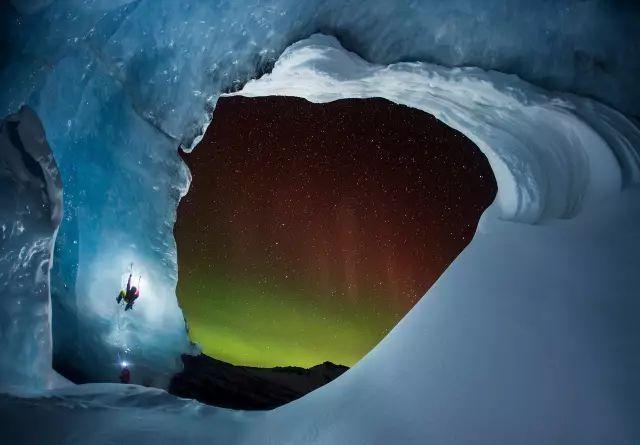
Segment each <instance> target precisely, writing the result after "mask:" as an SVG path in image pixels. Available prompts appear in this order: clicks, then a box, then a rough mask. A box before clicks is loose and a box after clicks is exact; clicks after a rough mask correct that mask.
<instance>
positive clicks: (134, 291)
mask: <svg viewBox="0 0 640 445" xmlns="http://www.w3.org/2000/svg"><path fill="white" fill-rule="evenodd" d="M138 285H140V282H139V281H138ZM139 296H140V289H138V288H137V287H135V286H131V274H129V279H128V280H127V289H126V290H121V291H120V293H119V294H118V297H117V298H116V301H117V302H118V304H120V302H121V301H122V300H124V302H125V303H127V305H126V306H125V307H124V310H125V311H128V310H129V309H131V308H132V307H133V303H134V302H135V301H136V299H137V298H138V297H139Z"/></svg>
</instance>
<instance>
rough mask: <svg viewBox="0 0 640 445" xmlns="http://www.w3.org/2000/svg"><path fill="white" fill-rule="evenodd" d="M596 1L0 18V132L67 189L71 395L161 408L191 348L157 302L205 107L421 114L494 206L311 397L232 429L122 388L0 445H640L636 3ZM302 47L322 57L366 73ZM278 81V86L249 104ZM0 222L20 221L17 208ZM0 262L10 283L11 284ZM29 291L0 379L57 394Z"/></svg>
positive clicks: (5, 328) (141, 401) (75, 12)
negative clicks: (457, 148)
mask: <svg viewBox="0 0 640 445" xmlns="http://www.w3.org/2000/svg"><path fill="white" fill-rule="evenodd" d="M605 3H607V2H597V1H583V2H574V1H560V2H543V3H539V2H538V3H531V2H528V1H524V0H523V1H512V2H508V3H505V2H503V1H498V0H495V1H494V0H487V1H486V2H476V1H471V0H455V1H451V2H446V3H441V2H431V1H425V2H406V3H402V4H398V3H394V2H386V1H380V2H373V3H371V4H370V3H367V4H366V6H363V3H362V2H356V1H346V2H345V1H340V2H338V1H337V0H336V1H325V2H298V1H295V2H294V1H288V0H282V1H273V2H266V3H263V2H260V3H259V4H246V3H242V2H218V3H216V2H213V3H212V2H191V1H185V2H174V1H162V0H156V1H145V0H139V1H133V2H128V1H116V2H107V1H103V0H94V1H84V2H79V1H74V0H69V1H58V2H56V1H44V0H37V1H20V2H19V1H14V2H12V4H15V5H17V6H16V9H13V8H11V6H8V5H7V4H5V5H3V6H1V7H0V8H5V11H6V14H4V13H3V15H2V19H1V20H2V23H3V24H5V25H6V26H3V27H2V31H0V32H2V33H4V34H3V36H4V35H8V36H10V38H8V37H7V38H3V39H2V40H3V42H4V43H3V45H4V46H3V48H5V51H6V50H8V51H9V54H10V57H9V58H8V59H7V60H5V61H3V62H2V64H0V82H2V85H3V86H5V85H7V86H8V87H7V88H3V89H2V90H1V91H0V105H1V108H0V110H3V114H9V113H11V112H13V111H15V110H16V109H17V108H19V106H20V105H21V104H23V103H28V104H29V105H31V106H32V107H33V108H34V109H35V111H36V112H37V114H38V116H39V117H40V119H41V120H42V122H43V125H44V128H45V130H46V135H47V141H48V142H49V145H50V146H51V148H52V150H53V153H54V155H55V157H56V161H57V163H58V166H59V167H60V176H61V178H62V182H63V185H64V193H65V203H64V205H65V212H64V215H65V216H64V219H63V223H62V226H61V229H60V233H59V236H58V240H57V242H56V250H55V255H54V269H53V270H52V279H51V288H52V304H53V306H54V310H53V326H54V327H53V329H54V330H53V332H54V339H53V340H54V357H55V359H56V360H58V361H59V362H60V363H61V364H62V365H64V366H66V367H68V368H73V367H74V366H75V367H76V368H77V371H78V372H79V373H81V374H83V377H84V378H87V379H90V380H96V379H99V380H114V379H115V378H116V376H117V371H118V363H117V362H118V360H119V359H120V358H121V355H122V354H126V357H127V358H128V359H131V361H132V362H133V363H135V366H134V367H133V368H132V375H133V381H134V382H136V383H149V384H153V385H158V386H163V385H164V384H165V383H166V379H167V377H168V376H169V375H170V374H171V373H172V372H173V371H175V370H176V369H177V368H178V367H179V362H178V355H179V353H180V352H182V351H185V350H187V349H188V348H189V344H188V338H187V335H186V331H185V329H184V322H183V320H182V314H181V312H180V310H179V307H178V305H177V302H176V298H175V292H174V291H175V282H176V278H177V265H176V258H175V245H174V240H173V237H172V226H173V221H174V219H175V208H176V205H177V202H178V200H179V198H180V196H182V194H184V193H185V192H186V189H187V186H188V172H187V171H186V169H185V168H184V166H183V165H182V163H181V162H180V160H179V158H178V156H177V155H176V148H177V146H178V145H179V144H183V145H184V146H185V147H193V145H194V144H193V142H194V141H195V142H197V135H198V134H201V133H202V131H203V127H204V126H206V125H207V124H208V122H209V120H210V119H211V110H212V108H213V107H214V106H215V101H216V99H217V97H218V95H219V94H220V92H222V91H235V90H238V89H240V88H242V91H241V92H240V94H246V95H264V94H289V95H296V96H300V97H305V98H307V99H309V100H312V101H317V102H323V101H329V100H334V99H338V98H345V97H372V96H376V97H385V98H387V99H389V100H392V101H394V102H397V103H401V104H405V105H408V106H412V107H415V108H418V109H422V110H425V111H427V112H429V113H432V114H434V115H435V116H436V117H438V118H439V119H441V120H443V121H444V122H446V123H447V124H449V125H451V126H452V127H454V128H456V129H458V130H460V131H461V132H463V133H464V134H465V135H466V136H467V137H469V138H470V139H472V140H473V141H474V142H476V144H477V145H478V147H479V148H480V149H481V150H482V151H483V152H484V153H485V154H486V155H487V158H488V159H489V162H490V163H491V166H492V168H493V171H494V174H495V176H496V179H497V182H498V189H499V190H498V196H497V197H496V201H495V202H494V204H493V205H492V206H491V207H490V208H489V209H487V211H486V212H485V214H484V215H483V218H482V220H481V223H480V225H479V228H478V232H477V234H476V236H475V237H474V239H473V241H472V242H471V244H470V245H469V246H468V247H467V249H465V251H464V252H463V253H462V254H461V255H460V256H459V257H458V258H457V259H456V261H455V262H454V263H453V264H452V265H451V267H449V268H448V269H447V271H446V272H445V273H444V274H443V275H442V277H441V278H440V279H439V280H438V282H437V283H436V285H435V286H434V287H432V288H431V289H430V290H429V292H428V293H427V295H425V297H424V298H423V299H422V300H421V301H420V302H419V303H418V304H417V305H416V306H415V307H414V309H413V310H412V311H411V312H410V313H409V314H407V316H406V317H405V318H404V319H403V320H402V321H401V322H400V323H399V324H398V325H397V326H396V327H395V328H394V329H393V330H392V332H391V333H390V334H389V335H388V336H387V337H386V338H385V339H384V340H383V341H382V342H381V343H380V344H379V345H378V346H377V347H376V348H374V349H373V350H372V351H371V352H370V353H369V354H368V355H367V356H366V357H365V358H364V359H363V360H362V361H361V362H360V363H358V364H357V365H356V366H355V367H354V368H352V369H351V370H350V371H349V372H347V373H345V374H344V375H343V376H341V377H340V378H338V379H337V380H335V381H334V382H332V383H331V384H329V385H327V386H325V387H323V388H320V389H319V390H317V391H315V392H313V393H311V394H309V395H308V396H305V397H304V398H302V399H300V400H298V401H296V402H293V403H291V404H289V405H286V406H284V407H282V408H279V409H277V410H275V411H272V412H269V413H264V414H256V415H247V414H245V413H234V412H229V411H226V410H216V409H213V408H204V407H202V406H200V405H198V404H197V403H196V402H186V401H181V400H178V399H175V398H172V397H170V396H167V395H166V394H165V393H164V392H162V391H160V390H152V389H143V388H139V387H129V386H114V385H97V386H95V385H88V386H80V387H76V388H71V389H69V388H67V389H64V390H56V391H52V392H44V393H40V394H38V395H36V396H33V395H32V396H31V397H29V398H25V397H18V396H16V395H15V393H14V395H5V396H3V397H2V399H0V418H2V419H4V420H5V421H6V422H8V423H6V425H7V426H4V425H3V427H2V428H3V432H6V434H5V437H8V438H9V439H13V440H14V441H20V440H22V441H26V440H30V439H41V438H42V437H48V438H53V439H55V440H58V441H60V442H82V443H86V442H87V441H89V442H94V443H113V442H124V443H126V442H130V443H134V442H135V443H144V442H145V441H147V442H153V443H162V441H163V440H164V441H165V443H174V442H189V441H193V442H201V441H202V440H203V439H204V438H207V440H208V441H212V442H216V441H217V442H220V443H228V444H235V443H237V444H255V443H258V444H259V443H278V444H299V443H318V444H353V443H367V444H368V443H385V444H386V443H416V444H424V443H455V444H465V443H487V444H495V443H518V444H527V443H531V444H539V443H575V444H589V443H594V444H600V443H611V444H618V443H619V444H627V443H633V442H634V441H638V440H640V379H639V378H638V375H640V355H639V354H638V351H640V324H638V323H637V315H638V313H639V311H640V301H639V300H638V289H640V282H639V281H640V277H639V276H638V274H637V271H638V270H640V253H639V252H640V249H639V248H640V224H638V223H637V222H638V220H639V218H640V190H639V189H638V180H639V179H640V155H639V150H640V134H639V132H638V129H637V128H636V126H635V125H634V123H633V121H632V120H630V119H629V118H628V116H636V117H637V115H638V110H639V108H638V103H640V102H639V99H640V89H638V88H637V87H636V85H635V79H636V78H637V73H638V72H639V71H640V70H639V67H640V57H639V53H640V49H639V48H638V45H637V44H635V43H634V42H638V41H640V36H639V35H638V34H639V33H640V28H638V27H637V26H635V24H636V23H637V19H638V14H637V10H636V9H635V7H634V6H633V5H632V2H621V3H620V4H619V5H618V6H616V7H615V8H614V7H613V6H608V5H606V4H605ZM317 31H325V32H328V33H333V34H337V35H338V36H340V38H341V41H342V42H343V43H344V44H345V45H347V46H348V47H349V48H350V49H352V50H355V51H356V52H357V53H358V54H360V55H361V56H363V58H361V57H359V56H358V55H356V54H355V53H353V52H349V51H347V50H345V49H344V48H343V47H342V46H341V45H340V43H338V41H337V40H336V39H334V38H332V37H328V36H326V35H319V34H317V35H311V34H313V33H314V32H317ZM310 35H311V37H310V38H306V37H308V36H310ZM294 42H297V43H294ZM292 43H293V44H292ZM290 44H292V45H291V46H289V47H288V48H287V46H288V45H290ZM283 51H284V52H283ZM276 59H277V62H276V63H275V66H273V70H272V72H271V73H269V74H266V75H264V76H262V77H261V78H260V79H259V80H255V81H252V82H249V83H248V84H246V85H245V82H246V81H247V80H249V79H250V78H252V77H256V76H258V75H259V74H260V73H261V72H262V71H264V70H268V69H269V68H270V65H271V63H273V62H274V61H275V60H276ZM451 66H461V67H460V68H451ZM465 66H466V67H465ZM516 75H517V76H516ZM534 85H536V86H534ZM552 91H555V92H552ZM578 94H580V95H578ZM587 96H588V97H590V98H587ZM595 99H597V100H595ZM605 104H607V105H605ZM612 106H613V107H612ZM16 146H17V145H16V144H14V143H12V147H16ZM3 154H4V149H3ZM14 158H15V157H14ZM9 171H10V172H14V173H11V174H10V176H9V177H14V176H15V172H19V171H20V169H19V168H18V169H17V170H16V169H13V170H9ZM45 182H46V181H45ZM42 184H43V182H40V185H39V186H38V187H40V190H42V187H43V186H42ZM3 187H4V186H3ZM11 187H15V184H14V183H11ZM55 189H56V190H59V188H55ZM3 198H4V196H3ZM41 198H42V195H37V194H30V195H29V196H25V198H24V202H35V203H42V202H44V201H42V200H41ZM38 199H40V201H38ZM18 202H23V201H18ZM50 202H51V201H50ZM2 212H5V213H6V215H7V217H6V218H7V219H6V220H7V221H8V223H9V224H14V223H15V221H17V219H16V216H15V215H16V214H18V213H16V212H17V210H16V209H14V208H12V207H11V206H10V205H9V204H3V208H2ZM5 213H2V215H5ZM3 218H4V216H3ZM36 221H41V223H42V224H43V227H44V229H41V228H37V227H35V226H34V229H30V230H29V232H26V234H25V235H23V238H20V239H18V238H15V239H14V238H11V240H10V243H14V244H8V245H10V246H15V248H14V247H11V249H12V251H16V249H19V248H20V247H19V246H21V245H26V246H28V245H30V243H31V244H32V243H33V241H34V240H35V239H36V238H37V237H38V236H40V233H42V237H44V239H46V240H49V241H46V242H49V243H50V240H51V239H52V236H53V234H54V233H55V225H51V223H50V222H48V223H47V224H44V222H45V221H47V220H46V218H44V217H38V218H36ZM39 224H40V223H39ZM25 227H26V226H25ZM45 229H46V230H45ZM32 230H33V231H32ZM3 233H4V232H3ZM3 241H4V239H3ZM20 243H22V244H20ZM2 247H3V249H4V244H3V246H2ZM45 247H46V248H45ZM49 248H50V244H47V245H46V246H44V245H43V248H42V249H40V250H39V255H41V256H42V258H45V257H46V255H47V253H48V249H49ZM4 255H5V254H4V250H3V258H2V261H3V262H2V263H0V266H1V267H2V268H3V271H2V273H4V274H7V272H6V271H7V270H12V267H14V266H15V265H16V264H17V262H16V260H14V259H11V257H6V256H4ZM131 262H133V263H134V270H135V273H136V275H139V274H142V276H143V278H142V280H143V282H142V291H143V294H142V297H141V299H140V301H139V302H138V303H136V308H135V309H134V311H132V312H130V313H127V314H123V313H121V312H118V311H117V306H115V301H114V299H115V296H116V294H117V291H118V290H119V287H120V286H121V284H122V280H123V279H124V278H126V276H127V270H128V268H129V264H130V263H131ZM34 264H36V263H35V262H34V263H29V266H28V267H33V265H34ZM4 276H9V275H3V282H4V281H5V280H4ZM33 276H35V277H40V278H42V280H41V281H40V284H36V286H35V287H34V285H33V283H29V285H30V286H31V287H28V288H25V289H26V290H25V291H24V292H18V296H19V299H20V300H21V301H24V302H25V303H24V304H25V305H26V307H25V309H20V311H18V312H17V313H19V314H21V315H20V317H19V318H18V319H19V320H21V321H20V322H23V327H22V328H19V329H16V330H14V331H11V332H13V333H12V334H10V335H6V334H5V332H10V328H9V324H8V323H9V321H8V320H9V318H8V317H7V316H6V315H5V314H11V313H13V312H11V311H14V306H12V305H13V304H14V300H13V296H14V295H16V294H15V292H16V290H14V289H9V291H8V292H9V293H8V294H7V295H10V299H3V302H2V304H1V305H0V316H2V317H4V318H3V319H2V326H1V329H2V331H1V332H2V333H3V336H5V337H3V340H5V338H6V339H8V340H9V343H10V344H9V343H7V345H5V351H12V350H15V351H16V354H15V357H16V360H18V362H17V363H19V364H20V366H21V367H15V368H16V369H19V372H20V373H22V375H20V374H19V373H18V374H16V372H15V370H14V369H13V368H12V367H11V366H10V365H9V362H10V357H11V355H10V354H9V353H8V352H0V377H1V378H2V379H3V383H5V382H9V379H11V382H12V383H17V384H19V386H23V387H28V388H31V389H32V390H34V389H39V388H42V386H43V385H42V381H46V379H47V377H46V376H47V375H48V373H50V372H51V370H50V369H47V367H46V366H45V365H46V363H47V360H48V356H47V354H50V353H51V352H50V351H51V350H50V348H49V346H48V342H49V340H48V339H47V335H48V334H47V333H48V332H50V331H47V330H46V326H47V322H48V318H47V317H48V316H49V311H48V298H47V293H46V292H45V290H43V289H45V287H46V286H45V284H46V281H47V280H46V278H43V276H42V275H37V274H34V275H33ZM28 277H31V278H32V276H31V275H29V276H28ZM7 282H9V281H7ZM3 285H4V286H5V287H8V286H7V285H6V284H3ZM38 286H40V287H38ZM12 292H13V293H12ZM120 309H121V308H120ZM29 328H33V329H32V330H30V331H29V332H25V331H26V330H27V329H29ZM38 330H41V332H43V336H42V337H41V338H42V339H43V342H41V341H40V340H39V339H38V338H39V337H38V336H37V335H36V336H35V337H34V335H35V334H34V332H36V331H38ZM38 332H40V331H38ZM7 348H8V349H7ZM12 348H13V349H12ZM28 358H29V359H33V363H34V364H33V365H30V364H29V363H32V362H30V361H29V360H28ZM23 365H24V366H23ZM44 386H46V385H44ZM123 416H124V417H125V418H127V421H122V420H120V421H118V420H117V419H119V418H122V417H123ZM34 421H35V422H37V424H38V426H39V428H38V429H37V430H34V429H33V428H32V425H33V422H34ZM114 425H117V428H116V427H114ZM163 437H164V439H162V438H163Z"/></svg>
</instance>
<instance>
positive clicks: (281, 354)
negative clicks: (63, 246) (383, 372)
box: [175, 97, 496, 367]
mask: <svg viewBox="0 0 640 445" xmlns="http://www.w3.org/2000/svg"><path fill="white" fill-rule="evenodd" d="M182 156H183V158H184V159H185V161H186V162H187V164H188V165H189V168H190V170H191V172H192V175H193V183H192V184H191V189H190V190H189V193H188V194H187V195H186V196H185V197H184V198H183V200H182V202H181V203H180V206H179V208H178V221H177V223H176V226H175V235H176V240H177V243H178V261H179V271H180V280H179V283H178V289H177V292H178V298H179V301H180V304H181V306H182V308H183V310H184V314H185V317H186V319H187V321H188V323H189V327H190V332H191V337H192V339H193V340H194V341H196V342H198V343H200V344H201V346H202V347H203V351H204V352H205V353H206V354H208V355H211V356H213V357H215V358H218V359H221V360H225V361H229V362H231V363H234V364H243V365H254V366H278V365H281V366H283V365H299V366H305V367H307V366H312V365H315V364H318V363H321V362H323V361H326V360H329V361H332V362H334V363H341V364H346V365H353V364H354V363H355V362H357V361H358V360H359V359H360V358H361V357H362V356H363V355H364V354H366V353H367V352H368V351H369V350H370V349H371V348H372V347H373V346H375V344H376V343H378V342H379V341H380V339H381V338H382V337H383V336H384V335H385V334H386V333H387V332H388V331H389V330H390V329H391V328H392V327H393V326H394V325H395V324H396V323H397V322H398V321H399V320H400V319H401V318H402V316H403V315H404V314H405V313H406V312H407V311H408V310H409V309H410V308H411V307H412V306H413V305H414V304H416V302H417V301H418V300H419V299H420V298H421V297H422V295H423V294H424V292H425V291H426V290H427V289H428V288H429V286H431V285H432V284H433V283H434V281H435V280H436V279H437V278H438V276H439V275H440V274H441V273H442V272H443V271H444V269H445V268H446V267H447V265H448V264H449V263H450V262H451V261H452V260H453V259H454V258H455V257H456V256H457V254H458V253H459V252H460V251H461V250H462V249H463V248H464V247H465V246H466V245H467V243H469V241H470V240H471V237H472V236H473V233H474V231H475V228H476V225H477V222H478V219H479V217H480V215H481V213H482V212H483V211H484V209H485V208H486V207H487V206H488V205H489V204H490V203H491V201H492V200H493V198H494V196H495V193H496V184H495V180H494V177H493V174H492V173H491V170H490V167H489V165H488V162H487V160H486V158H485V157H484V155H482V154H481V153H480V151H479V150H478V149H477V148H476V147H475V145H474V144H473V143H472V142H471V141H469V140H468V139H467V138H465V137H464V136H462V135H461V134H460V133H458V132H456V131H454V130H452V129H451V128H449V127H447V126H446V125H444V124H442V123H440V122H439V121H437V120H436V119H435V118H434V117H432V116H430V115H428V114H426V113H423V112H421V111H418V110H414V109H411V108H407V107H404V106H399V105H395V104H392V103H391V102H388V101H386V100H382V99H367V100H341V101H336V102H332V103H328V104H312V103H309V102H307V101H305V100H302V99H296V98H288V97H268V98H242V97H233V98H221V99H220V100H219V101H218V104H217V107H216V110H215V113H214V117H213V122H212V123H211V125H210V126H209V129H208V130H207V132H206V134H205V137H204V139H203V141H202V142H201V143H200V144H199V145H198V147H197V149H196V150H195V151H193V152H192V153H191V154H183V155H182Z"/></svg>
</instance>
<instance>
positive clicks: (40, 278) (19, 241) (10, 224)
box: [0, 107, 62, 391]
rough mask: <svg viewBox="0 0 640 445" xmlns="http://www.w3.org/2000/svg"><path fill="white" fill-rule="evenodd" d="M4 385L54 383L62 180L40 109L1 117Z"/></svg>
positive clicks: (0, 386)
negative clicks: (53, 290)
mask: <svg viewBox="0 0 640 445" xmlns="http://www.w3.org/2000/svg"><path fill="white" fill-rule="evenodd" d="M0 190H1V191H2V192H1V193H0V230H1V231H2V234H1V237H2V238H1V241H0V343H1V344H2V347H1V348H0V391H8V390H13V391H16V390H18V391H24V390H30V389H44V388H48V387H50V386H51V384H52V381H53V380H52V379H53V373H52V372H51V305H50V297H49V270H50V267H51V256H52V253H53V243H54V240H55V237H56V231H57V230H58V225H59V224H60V219H61V217H62V182H61V180H60V174H59V173H58V168H57V166H56V162H55V160H54V159H53V154H52V153H51V150H50V148H49V146H48V145H47V141H46V138H45V134H44V130H43V128H42V125H41V124H40V121H39V120H38V117H37V116H36V115H35V113H34V112H33V111H32V110H30V109H29V108H27V107H23V108H22V109H21V110H20V111H19V112H18V113H16V114H12V115H10V116H7V117H6V118H5V119H4V120H2V121H0Z"/></svg>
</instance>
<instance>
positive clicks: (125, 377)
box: [120, 362, 131, 384]
mask: <svg viewBox="0 0 640 445" xmlns="http://www.w3.org/2000/svg"><path fill="white" fill-rule="evenodd" d="M130 381H131V372H130V371H129V367H128V366H127V363H126V362H123V363H122V370H121V371H120V383H125V384H126V383H129V382H130Z"/></svg>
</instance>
